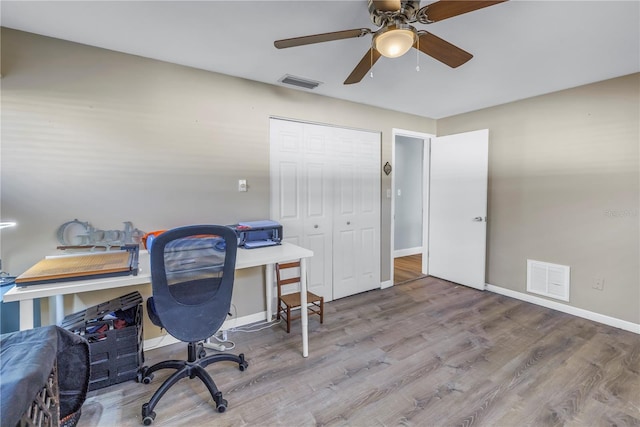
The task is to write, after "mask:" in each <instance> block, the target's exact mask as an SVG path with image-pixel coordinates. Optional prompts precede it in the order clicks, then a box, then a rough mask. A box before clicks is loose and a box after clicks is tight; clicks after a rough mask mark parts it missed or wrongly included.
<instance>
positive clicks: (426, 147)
mask: <svg viewBox="0 0 640 427" xmlns="http://www.w3.org/2000/svg"><path fill="white" fill-rule="evenodd" d="M398 136H405V137H408V138H415V139H421V140H422V144H423V149H422V254H423V256H422V274H429V273H428V267H429V266H428V257H427V256H425V254H426V250H427V248H428V242H429V167H430V162H431V160H430V151H431V150H430V147H431V138H435V136H436V135H434V134H430V133H424V132H415V131H411V130H406V129H397V128H393V129H391V139H392V141H391V164H392V165H393V167H392V168H391V188H390V189H387V195H388V197H389V196H390V197H391V227H390V228H391V236H390V242H389V246H390V248H389V249H390V250H389V252H390V260H389V263H390V270H389V271H390V272H391V275H390V280H389V283H390V285H389V286H393V282H394V279H393V277H394V270H395V269H394V259H395V258H394V252H395V248H394V247H395V226H396V225H395V216H396V191H395V185H396V183H395V165H396V137H398Z"/></svg>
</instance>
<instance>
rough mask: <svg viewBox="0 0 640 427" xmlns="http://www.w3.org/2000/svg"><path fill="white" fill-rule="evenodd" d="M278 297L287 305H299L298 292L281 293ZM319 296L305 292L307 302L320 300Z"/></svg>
mask: <svg viewBox="0 0 640 427" xmlns="http://www.w3.org/2000/svg"><path fill="white" fill-rule="evenodd" d="M280 299H281V300H282V301H283V302H284V303H285V304H286V305H288V306H289V307H300V292H296V293H293V294H288V295H282V296H281V297H280ZM320 299H321V298H320V297H319V296H318V295H316V294H314V293H312V292H307V303H312V302H320Z"/></svg>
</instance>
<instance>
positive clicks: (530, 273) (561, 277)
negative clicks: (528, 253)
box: [527, 259, 570, 301]
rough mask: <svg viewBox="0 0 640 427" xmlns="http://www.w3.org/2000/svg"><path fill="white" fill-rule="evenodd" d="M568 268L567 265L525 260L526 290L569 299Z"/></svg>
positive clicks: (550, 296)
mask: <svg viewBox="0 0 640 427" xmlns="http://www.w3.org/2000/svg"><path fill="white" fill-rule="evenodd" d="M569 273H570V270H569V266H567V265H558V264H550V263H548V262H542V261H534V260H532V259H528V260H527V292H532V293H534V294H539V295H544V296H546V297H549V298H555V299H560V300H563V301H569V283H570V274H569Z"/></svg>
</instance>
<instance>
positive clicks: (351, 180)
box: [270, 119, 380, 301]
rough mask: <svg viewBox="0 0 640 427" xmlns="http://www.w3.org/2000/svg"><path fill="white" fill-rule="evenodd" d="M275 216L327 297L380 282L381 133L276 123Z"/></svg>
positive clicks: (313, 281)
mask: <svg viewBox="0 0 640 427" xmlns="http://www.w3.org/2000/svg"><path fill="white" fill-rule="evenodd" d="M270 133H271V135H270V142H271V159H270V176H271V219H274V220H276V221H279V222H280V223H281V224H282V226H283V234H284V240H285V241H289V242H292V243H295V244H297V245H300V246H303V247H306V248H308V249H311V250H312V251H313V252H314V256H313V257H312V258H310V259H309V267H308V274H309V281H308V284H309V290H311V291H312V292H314V293H317V294H319V295H322V296H324V297H325V299H326V300H327V301H331V300H333V299H335V298H342V297H345V296H348V295H353V294H356V293H359V292H363V291H367V290H370V289H375V288H379V287H380V175H379V173H380V172H379V171H380V134H379V133H375V132H367V131H359V130H353V129H343V128H337V127H331V126H322V125H315V124H309V123H302V122H295V121H289V120H281V119H271V122H270Z"/></svg>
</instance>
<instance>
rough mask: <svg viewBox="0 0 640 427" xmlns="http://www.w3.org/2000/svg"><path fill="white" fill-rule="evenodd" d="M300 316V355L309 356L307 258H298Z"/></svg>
mask: <svg viewBox="0 0 640 427" xmlns="http://www.w3.org/2000/svg"><path fill="white" fill-rule="evenodd" d="M300 317H301V319H300V320H301V324H302V325H301V326H302V357H307V356H309V329H308V324H309V312H308V310H307V259H306V258H302V259H301V260H300Z"/></svg>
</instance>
